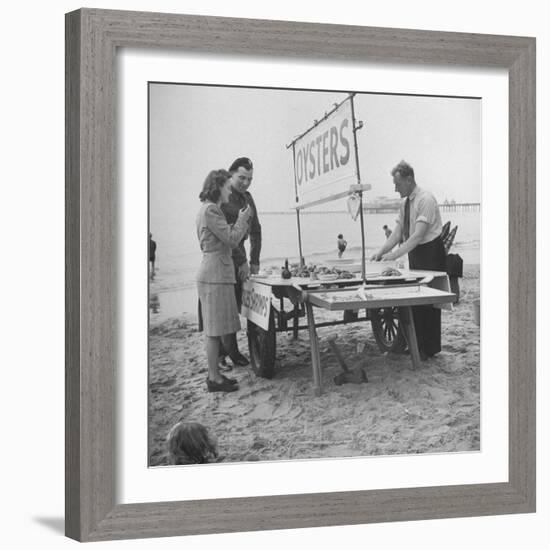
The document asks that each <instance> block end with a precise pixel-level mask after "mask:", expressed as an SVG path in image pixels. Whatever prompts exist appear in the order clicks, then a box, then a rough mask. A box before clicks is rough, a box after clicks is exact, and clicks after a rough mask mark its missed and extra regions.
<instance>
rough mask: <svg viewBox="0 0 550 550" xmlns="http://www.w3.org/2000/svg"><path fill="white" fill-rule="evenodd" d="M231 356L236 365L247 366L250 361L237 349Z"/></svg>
mask: <svg viewBox="0 0 550 550" xmlns="http://www.w3.org/2000/svg"><path fill="white" fill-rule="evenodd" d="M229 358H230V359H231V361H232V362H233V364H234V365H235V366H236V367H246V365H248V363H249V361H248V359H247V358H246V357H245V356H244V355H243V354H242V353H240V352H238V351H236V352H235V353H231V354H230V355H229Z"/></svg>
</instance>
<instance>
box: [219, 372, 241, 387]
mask: <svg viewBox="0 0 550 550" xmlns="http://www.w3.org/2000/svg"><path fill="white" fill-rule="evenodd" d="M220 376H221V377H222V378H223V379H224V380H225V381H226V382H228V383H229V384H232V385H233V386H234V385H236V384H238V383H239V382H238V380H237V379H235V378H229V377H228V376H225V375H224V374H220Z"/></svg>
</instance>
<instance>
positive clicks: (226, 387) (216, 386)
mask: <svg viewBox="0 0 550 550" xmlns="http://www.w3.org/2000/svg"><path fill="white" fill-rule="evenodd" d="M206 387H207V388H208V391H209V392H216V391H223V392H231V391H237V390H238V389H239V386H238V385H237V384H233V383H231V382H229V381H228V380H227V378H223V380H222V381H221V382H216V381H214V380H210V378H207V379H206Z"/></svg>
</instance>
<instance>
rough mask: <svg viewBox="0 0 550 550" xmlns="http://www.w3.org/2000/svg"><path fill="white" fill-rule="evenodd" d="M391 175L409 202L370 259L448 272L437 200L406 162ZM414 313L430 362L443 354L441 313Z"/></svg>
mask: <svg viewBox="0 0 550 550" xmlns="http://www.w3.org/2000/svg"><path fill="white" fill-rule="evenodd" d="M391 175H392V177H393V184H394V185H395V190H396V191H397V192H398V193H399V195H400V196H401V198H404V199H405V200H404V201H402V203H401V206H400V210H399V216H398V218H397V220H396V225H395V228H394V230H393V232H392V234H391V236H390V238H389V239H388V240H387V241H386V242H385V243H384V244H383V245H382V247H381V248H380V249H379V250H378V251H377V252H376V253H375V254H373V255H372V256H371V258H370V259H371V260H375V261H379V260H396V259H397V258H399V257H400V256H403V255H404V254H408V255H409V267H410V269H420V270H422V269H427V270H431V271H445V268H446V256H445V248H444V246H443V241H442V240H441V237H440V235H441V229H442V227H443V224H442V223H441V214H440V212H439V206H438V204H437V200H436V199H435V197H434V196H433V195H432V194H431V193H430V192H428V191H425V190H424V189H421V188H420V187H418V185H417V184H416V180H415V177H414V170H413V168H412V166H410V165H409V164H408V163H406V162H405V161H401V162H400V163H399V164H398V165H397V166H395V167H394V168H393V170H392V171H391ZM400 243H401V246H400V247H399V248H397V249H396V250H395V251H393V252H391V250H392V249H393V248H394V247H395V246H396V245H398V244H400ZM412 310H413V318H414V326H415V329H416V336H417V339H418V349H419V351H420V356H421V358H422V359H427V358H428V357H431V356H433V355H435V354H436V353H439V352H440V351H441V310H440V309H438V308H434V307H432V306H415V307H413V308H412Z"/></svg>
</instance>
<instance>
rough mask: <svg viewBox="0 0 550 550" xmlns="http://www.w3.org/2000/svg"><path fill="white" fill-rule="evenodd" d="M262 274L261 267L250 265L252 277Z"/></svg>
mask: <svg viewBox="0 0 550 550" xmlns="http://www.w3.org/2000/svg"><path fill="white" fill-rule="evenodd" d="M259 272H260V266H259V265H257V264H250V273H251V274H252V275H257V274H258V273H259Z"/></svg>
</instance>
